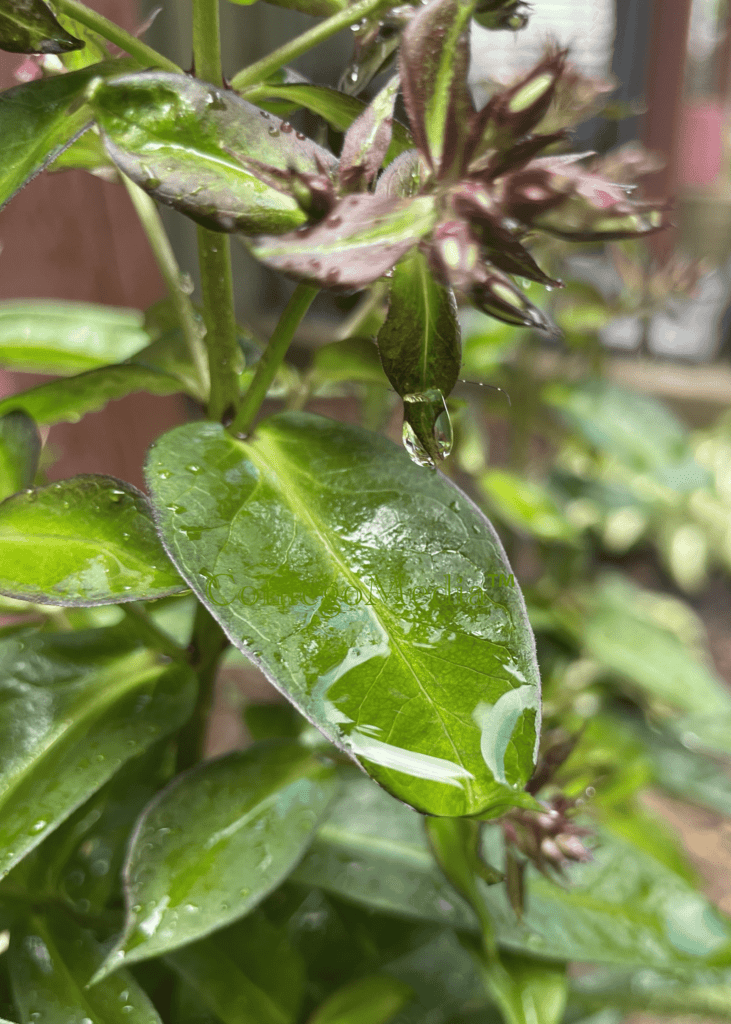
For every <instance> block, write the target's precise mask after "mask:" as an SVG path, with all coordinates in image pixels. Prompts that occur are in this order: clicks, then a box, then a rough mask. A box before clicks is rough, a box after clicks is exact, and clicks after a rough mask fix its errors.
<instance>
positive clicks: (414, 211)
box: [250, 193, 436, 290]
mask: <svg viewBox="0 0 731 1024" xmlns="http://www.w3.org/2000/svg"><path fill="white" fill-rule="evenodd" d="M435 221H436V208H435V204H434V200H433V199H432V198H431V197H430V196H418V197H416V198H414V199H391V198H388V197H386V196H376V195H370V194H368V193H364V194H361V195H355V196H349V197H348V198H346V199H342V200H341V201H340V202H339V203H338V204H337V206H335V207H334V209H333V210H332V211H331V213H330V214H329V216H327V217H326V218H325V219H324V220H322V221H321V222H320V223H319V224H315V225H314V226H313V227H309V228H304V229H300V230H299V231H295V232H291V233H290V234H288V235H283V236H279V237H277V236H271V235H269V236H267V235H264V236H261V237H259V238H255V239H253V240H252V242H251V244H250V248H251V251H252V252H253V254H254V256H256V258H257V259H259V260H261V261H262V262H263V263H266V264H267V266H269V267H271V268H272V269H273V270H279V271H281V272H282V273H283V274H287V275H288V276H290V277H294V278H296V279H297V280H300V281H311V282H312V283H313V284H319V285H322V286H324V287H326V288H334V289H341V290H347V289H360V288H364V287H365V286H366V285H368V284H371V283H372V282H373V281H376V280H377V279H378V278H379V277H382V276H383V275H384V274H385V273H387V272H388V271H389V270H390V269H391V267H392V266H393V265H394V263H396V262H397V261H398V260H400V259H401V257H402V256H405V255H406V253H407V252H408V251H409V249H411V248H413V246H415V245H416V244H417V243H418V242H419V241H420V240H421V238H423V237H424V235H426V234H428V233H429V232H430V231H431V230H432V228H433V227H434V223H435Z"/></svg>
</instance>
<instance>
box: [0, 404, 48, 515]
mask: <svg viewBox="0 0 731 1024" xmlns="http://www.w3.org/2000/svg"><path fill="white" fill-rule="evenodd" d="M40 454H41V439H40V436H39V434H38V430H37V428H36V425H35V423H34V422H33V420H32V419H31V418H30V416H27V415H26V414H25V413H24V412H10V413H7V414H6V415H4V416H3V415H2V412H1V407H0V501H2V500H3V499H5V498H7V497H8V496H9V495H11V494H16V493H17V492H18V491H22V490H23V488H24V487H30V485H31V484H32V483H33V479H34V477H35V475H36V470H37V468H38V457H39V456H40Z"/></svg>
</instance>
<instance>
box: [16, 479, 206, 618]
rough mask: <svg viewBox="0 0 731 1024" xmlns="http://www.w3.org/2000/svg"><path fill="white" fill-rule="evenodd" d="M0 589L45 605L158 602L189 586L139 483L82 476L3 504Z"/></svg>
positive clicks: (38, 489) (20, 599) (48, 486)
mask: <svg viewBox="0 0 731 1024" xmlns="http://www.w3.org/2000/svg"><path fill="white" fill-rule="evenodd" d="M0 544H2V550H3V558H2V563H1V564H0V594H4V595H5V596H6V597H12V598H15V599H16V600H18V601H34V602H36V603H38V604H53V605H72V606H73V605H76V606H89V605H95V604H118V603H120V602H123V601H150V600H153V599H154V598H157V597H164V596H165V595H167V594H176V593H181V592H182V591H184V590H185V589H186V588H185V584H184V583H183V581H182V580H181V579H180V577H179V576H178V575H177V573H176V572H175V569H174V568H173V566H172V565H171V564H170V561H169V559H168V557H167V555H166V554H165V551H164V550H163V548H162V546H161V544H160V541H159V540H158V537H157V534H156V533H155V528H154V526H153V523H152V521H151V519H150V513H149V507H148V505H147V502H146V500H145V497H144V495H142V494H141V493H140V492H139V491H138V490H137V489H136V488H135V487H132V485H131V484H126V483H123V482H122V481H120V480H115V479H114V478H113V477H108V476H95V475H91V474H89V475H86V476H76V477H73V478H72V479H71V480H62V481H60V482H59V483H56V484H48V485H46V486H45V487H37V488H36V489H35V490H30V491H24V492H23V493H22V494H16V495H14V496H13V497H11V498H7V499H6V500H5V501H4V502H2V504H0Z"/></svg>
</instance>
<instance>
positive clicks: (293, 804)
mask: <svg viewBox="0 0 731 1024" xmlns="http://www.w3.org/2000/svg"><path fill="white" fill-rule="evenodd" d="M334 786H335V779H334V775H333V772H332V769H331V768H329V767H326V766H325V765H324V764H323V763H322V762H321V761H319V760H318V759H317V758H316V757H315V756H313V754H312V753H310V752H309V751H308V750H305V749H304V748H303V747H301V746H299V745H298V744H296V743H289V742H286V741H276V740H274V741H271V742H270V743H266V744H261V745H258V746H256V747H251V748H249V749H248V750H245V751H235V752H234V753H232V754H228V755H226V756H224V757H222V758H219V759H218V760H216V761H208V762H207V763H206V764H203V765H199V766H198V767H196V768H194V769H193V770H192V771H189V772H187V773H185V774H184V775H180V776H178V778H177V779H175V780H174V781H173V782H172V783H171V785H170V786H169V787H168V788H167V789H166V790H164V791H163V793H161V794H160V796H159V797H158V798H157V799H156V800H155V801H153V802H152V803H151V804H150V805H149V806H148V808H147V810H146V811H145V813H144V814H143V816H142V817H141V818H140V821H139V822H138V825H137V829H136V831H135V834H134V838H133V841H132V844H131V846H130V849H129V853H128V856H127V862H126V865H125V895H126V900H127V916H126V923H125V928H124V932H123V934H122V936H121V938H120V939H119V941H118V943H117V945H116V947H115V948H114V950H113V951H112V952H111V953H110V954H109V956H108V958H107V960H106V962H105V964H104V966H103V968H102V969H101V970H100V972H99V974H98V975H97V979H98V978H100V977H103V976H104V975H106V974H108V973H109V972H110V971H113V970H115V969H116V967H117V966H118V965H119V964H120V963H122V962H123V961H125V962H126V963H128V964H129V963H134V962H135V961H137V960H146V959H149V957H152V956H158V955H159V954H160V953H163V952H169V951H170V950H173V949H177V948H178V947H179V946H184V945H186V944H187V943H189V942H193V941H195V940H196V939H199V938H202V937H203V936H205V935H208V934H209V933H210V932H212V931H215V930H216V929H217V928H222V927H223V926H224V925H226V924H230V922H231V921H234V920H236V918H239V917H242V916H243V915H244V914H246V913H248V912H249V911H250V910H251V909H252V908H253V907H255V906H257V904H258V903H260V902H261V901H262V900H263V899H264V897H265V896H266V895H267V894H268V893H269V892H271V890H272V889H274V888H275V887H276V886H277V885H279V883H280V882H281V881H282V880H283V879H284V878H286V876H287V875H288V874H289V873H290V871H291V870H292V868H293V867H294V865H295V864H296V863H297V861H298V860H299V859H300V857H301V856H302V854H303V853H304V851H305V849H306V848H307V846H308V845H309V843H310V840H311V838H312V836H313V834H314V832H315V829H316V828H317V825H318V823H319V820H320V818H321V817H322V815H323V813H324V811H325V809H326V807H327V805H328V803H329V802H330V800H331V799H332V796H333V794H334V791H335V789H334Z"/></svg>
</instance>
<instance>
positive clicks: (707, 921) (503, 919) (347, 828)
mask: <svg viewBox="0 0 731 1024" xmlns="http://www.w3.org/2000/svg"><path fill="white" fill-rule="evenodd" d="M343 778H344V779H347V783H346V785H345V786H344V788H343V790H342V794H341V796H340V797H339V798H338V800H337V801H336V802H335V804H334V805H333V809H332V811H331V813H330V815H329V816H328V819H327V820H326V822H325V823H324V824H323V825H322V826H321V828H320V830H319V832H318V834H317V836H316V838H315V841H314V843H313V844H312V847H311V849H310V852H309V853H308V854H307V856H306V857H305V858H304V860H303V861H302V863H301V865H300V866H299V867H298V868H297V870H296V871H295V872H294V873H293V875H292V881H297V882H301V883H303V884H305V885H310V886H318V887H320V888H322V889H325V890H326V891H327V892H332V893H335V894H336V895H338V896H340V897H341V898H342V899H345V900H348V901H353V902H355V903H358V904H361V905H364V906H367V907H372V908H374V909H376V910H379V911H381V912H384V913H390V914H393V915H395V916H397V917H406V918H412V919H413V918H417V919H421V920H424V921H438V922H442V923H443V924H446V925H450V926H452V927H456V928H459V929H462V930H467V931H471V932H473V933H478V932H479V925H478V922H477V919H476V917H475V915H474V914H473V912H472V911H471V909H470V908H469V906H468V904H467V903H466V901H465V900H463V899H462V897H461V896H460V895H459V894H458V893H457V892H456V890H454V889H452V888H451V886H449V885H448V883H447V882H446V880H445V879H444V877H443V875H442V874H441V872H440V871H439V869H438V868H437V866H436V864H435V862H434V860H433V859H432V857H431V856H430V854H429V850H428V848H427V846H426V842H425V838H424V831H423V827H422V820H423V819H422V818H421V816H420V815H418V814H416V813H414V812H413V811H411V810H410V809H409V808H408V807H404V806H403V805H400V804H399V803H398V802H397V801H395V800H393V799H391V798H389V797H388V795H387V794H385V793H384V792H383V791H382V790H379V789H377V788H376V787H375V786H369V784H368V781H367V780H366V779H363V778H362V777H360V776H357V775H355V773H354V772H352V773H350V774H349V775H346V774H345V773H343ZM599 838H600V843H599V846H598V847H597V849H595V850H594V852H593V860H592V861H590V862H589V863H586V864H572V865H570V866H568V867H567V870H566V875H567V878H566V883H567V884H566V887H565V888H564V887H563V886H558V885H556V884H555V883H554V882H551V881H549V880H548V879H546V878H545V877H544V876H543V875H541V874H539V873H538V872H537V871H536V870H534V869H533V868H531V867H529V868H528V870H527V880H526V891H527V893H528V901H527V907H526V911H525V914H524V916H523V920H522V922H519V921H518V920H517V918H516V916H515V913H514V912H513V910H512V908H511V906H510V903H509V901H508V897H507V894H506V892H505V887H504V886H502V885H491V886H487V885H486V884H485V883H483V882H478V885H479V886H480V888H481V891H482V898H483V900H484V902H485V904H486V906H487V907H488V908H489V912H490V916H491V919H492V924H493V927H494V929H495V935H496V938H497V942H498V945H499V946H501V947H503V948H504V949H507V950H509V951H513V952H517V953H524V954H527V955H528V956H536V957H543V958H545V959H548V960H560V961H565V960H577V961H580V962H596V963H608V964H611V963H614V964H625V965H637V966H643V965H644V966H647V967H653V968H671V967H682V966H689V965H692V964H695V965H696V966H698V967H701V966H711V965H717V966H724V965H726V964H728V963H731V928H730V927H729V924H728V922H727V921H726V920H725V919H724V918H721V917H720V915H718V914H717V913H716V912H715V911H714V910H713V909H712V907H711V905H710V904H709V903H708V901H707V900H705V899H704V897H702V896H701V895H700V894H699V893H698V892H696V891H695V890H694V888H693V887H691V886H690V885H688V884H687V882H685V881H684V880H683V879H682V878H681V877H680V876H678V875H677V874H676V873H675V872H674V871H671V870H669V869H668V868H666V867H665V866H664V865H662V864H660V863H658V862H657V861H656V860H655V859H654V858H653V857H650V856H649V855H648V854H646V853H645V852H643V851H641V850H638V849H637V848H635V847H634V846H633V845H631V844H629V843H627V842H625V841H623V840H621V839H619V838H617V837H615V836H613V835H611V834H610V833H606V832H604V831H601V832H600V834H599ZM501 849H502V838H501V830H500V829H499V827H498V826H489V825H488V826H487V827H486V828H485V843H484V847H483V852H484V854H485V857H486V860H487V861H488V863H490V864H495V865H496V866H498V867H500V868H501V867H502V853H501Z"/></svg>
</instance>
